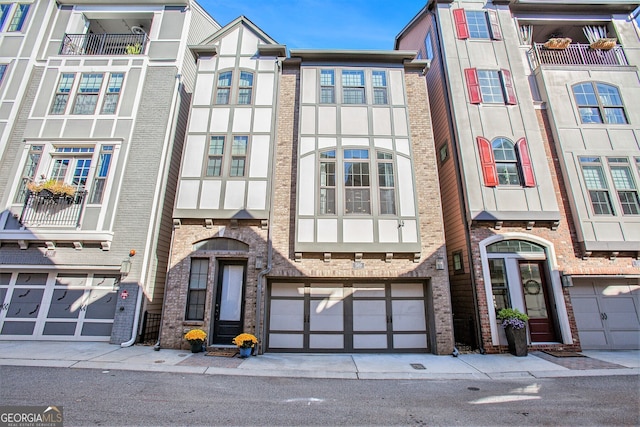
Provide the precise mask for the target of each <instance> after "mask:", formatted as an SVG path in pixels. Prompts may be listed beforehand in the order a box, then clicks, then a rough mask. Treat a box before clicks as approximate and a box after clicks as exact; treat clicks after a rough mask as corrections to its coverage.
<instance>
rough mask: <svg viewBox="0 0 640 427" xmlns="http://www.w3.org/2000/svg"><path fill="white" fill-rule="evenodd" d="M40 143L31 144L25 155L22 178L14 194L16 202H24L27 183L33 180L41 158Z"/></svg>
mask: <svg viewBox="0 0 640 427" xmlns="http://www.w3.org/2000/svg"><path fill="white" fill-rule="evenodd" d="M42 149H43V146H42V145H32V146H31V149H30V150H29V155H28V156H27V163H26V164H25V165H24V169H23V171H22V179H21V180H20V186H19V188H18V192H17V194H16V202H24V199H25V197H26V195H27V183H28V182H30V181H33V180H34V178H35V177H36V171H37V169H38V165H39V164H40V159H41V158H42Z"/></svg>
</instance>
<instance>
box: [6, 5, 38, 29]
mask: <svg viewBox="0 0 640 427" xmlns="http://www.w3.org/2000/svg"><path fill="white" fill-rule="evenodd" d="M30 6H31V5H30V4H28V3H22V4H18V5H16V7H15V9H14V11H13V17H12V18H11V21H9V25H8V26H7V31H10V32H15V31H22V27H23V26H24V21H25V20H26V19H27V13H28V12H29V7H30ZM4 19H5V16H4V13H3V16H2V20H3V21H4Z"/></svg>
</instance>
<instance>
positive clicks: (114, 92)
mask: <svg viewBox="0 0 640 427" xmlns="http://www.w3.org/2000/svg"><path fill="white" fill-rule="evenodd" d="M123 79H124V73H112V74H111V75H110V76H109V83H108V84H107V90H106V94H105V96H104V102H103V104H102V114H114V113H115V112H116V107H117V106H118V100H119V99H120V90H121V89H122V81H123Z"/></svg>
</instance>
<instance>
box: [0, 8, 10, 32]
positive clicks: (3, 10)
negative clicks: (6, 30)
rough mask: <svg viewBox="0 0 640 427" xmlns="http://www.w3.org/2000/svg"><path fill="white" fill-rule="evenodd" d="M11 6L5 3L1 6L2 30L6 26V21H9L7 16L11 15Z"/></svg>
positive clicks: (0, 20)
mask: <svg viewBox="0 0 640 427" xmlns="http://www.w3.org/2000/svg"><path fill="white" fill-rule="evenodd" d="M10 7H11V5H10V4H7V3H4V4H0V30H2V27H3V26H4V21H6V20H7V16H8V15H9V8H10Z"/></svg>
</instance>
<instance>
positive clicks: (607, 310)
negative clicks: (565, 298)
mask: <svg viewBox="0 0 640 427" xmlns="http://www.w3.org/2000/svg"><path fill="white" fill-rule="evenodd" d="M639 283H640V282H639V279H624V278H621V279H616V278H613V277H612V278H597V279H587V278H573V287H572V288H570V294H571V303H572V304H573V312H574V315H575V318H576V324H577V327H578V334H579V335H580V344H581V346H582V348H583V349H585V350H588V349H607V350H628V349H640V285H639Z"/></svg>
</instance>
